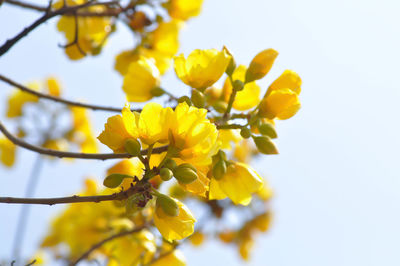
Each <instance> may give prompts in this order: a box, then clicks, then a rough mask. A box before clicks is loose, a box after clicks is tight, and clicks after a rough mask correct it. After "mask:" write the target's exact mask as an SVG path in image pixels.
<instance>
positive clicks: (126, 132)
mask: <svg viewBox="0 0 400 266" xmlns="http://www.w3.org/2000/svg"><path fill="white" fill-rule="evenodd" d="M138 119H139V114H138V113H136V112H135V113H132V112H131V111H130V109H129V106H125V107H124V108H123V109H122V116H121V115H114V116H112V117H109V118H108V119H107V123H106V124H105V125H104V130H103V132H101V134H100V135H99V136H98V137H97V138H98V139H99V140H100V142H101V143H103V144H105V145H107V146H108V147H109V148H110V149H112V150H113V151H114V152H115V153H123V152H125V148H124V145H125V141H126V140H127V139H130V138H134V139H136V138H138V137H139V131H138V128H137V120H138Z"/></svg>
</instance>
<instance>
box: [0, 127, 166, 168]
mask: <svg viewBox="0 0 400 266" xmlns="http://www.w3.org/2000/svg"><path fill="white" fill-rule="evenodd" d="M0 131H1V132H3V134H4V135H5V136H6V137H7V138H8V139H9V140H10V141H11V142H12V143H14V144H15V145H17V146H20V147H23V148H25V149H28V150H31V151H34V152H37V153H40V154H44V155H50V156H54V157H58V158H78V159H96V160H108V159H121V158H132V157H134V156H132V155H130V154H129V153H79V152H66V151H57V150H53V149H47V148H42V147H40V146H36V145H32V144H30V143H27V142H25V141H24V140H22V139H20V138H17V137H15V136H14V135H13V134H11V133H10V132H9V131H8V130H7V129H6V128H5V127H4V125H3V124H2V123H1V121H0ZM167 150H168V145H165V146H161V147H157V148H154V149H153V151H152V153H158V154H159V153H163V152H166V151H167ZM140 153H141V154H142V155H146V154H147V149H145V150H142V151H141V152H140Z"/></svg>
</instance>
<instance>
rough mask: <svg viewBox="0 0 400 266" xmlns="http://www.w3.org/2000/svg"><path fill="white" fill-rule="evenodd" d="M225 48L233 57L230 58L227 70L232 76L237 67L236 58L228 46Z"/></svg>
mask: <svg viewBox="0 0 400 266" xmlns="http://www.w3.org/2000/svg"><path fill="white" fill-rule="evenodd" d="M223 49H224V50H225V52H226V53H227V54H228V55H230V56H231V59H230V61H229V64H228V66H227V68H226V70H225V73H226V74H227V75H228V76H232V74H233V71H235V68H236V62H235V59H234V58H233V55H232V53H231V52H230V51H229V49H228V48H226V47H225V46H224V48H223Z"/></svg>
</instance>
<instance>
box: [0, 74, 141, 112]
mask: <svg viewBox="0 0 400 266" xmlns="http://www.w3.org/2000/svg"><path fill="white" fill-rule="evenodd" d="M0 80H2V81H4V82H5V83H8V84H9V85H11V86H14V87H16V88H17V89H20V90H21V91H24V92H27V93H29V94H32V95H35V96H37V97H39V98H43V99H48V100H51V101H54V102H59V103H63V104H66V105H70V106H76V107H82V108H88V109H92V110H94V111H96V110H101V111H110V112H119V113H120V112H121V111H122V108H116V107H107V106H100V105H94V104H86V103H80V102H74V101H70V100H66V99H62V98H59V97H54V96H51V95H48V94H45V93H41V92H38V91H34V90H32V89H29V88H27V87H25V86H24V85H21V84H19V83H17V82H15V81H13V80H11V79H9V78H7V77H5V76H3V75H1V74H0ZM131 111H136V112H140V111H141V109H131Z"/></svg>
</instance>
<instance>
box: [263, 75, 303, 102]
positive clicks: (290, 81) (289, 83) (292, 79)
mask: <svg viewBox="0 0 400 266" xmlns="http://www.w3.org/2000/svg"><path fill="white" fill-rule="evenodd" d="M301 83H302V82H301V78H300V76H299V75H298V74H297V73H296V72H294V71H292V70H285V71H284V72H283V73H282V74H281V75H280V76H279V77H278V78H277V79H276V80H275V81H274V82H272V84H271V85H270V86H269V88H268V91H267V93H266V96H268V95H269V94H270V93H271V92H272V91H277V90H281V89H290V90H291V91H293V92H295V93H296V94H300V91H301Z"/></svg>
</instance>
